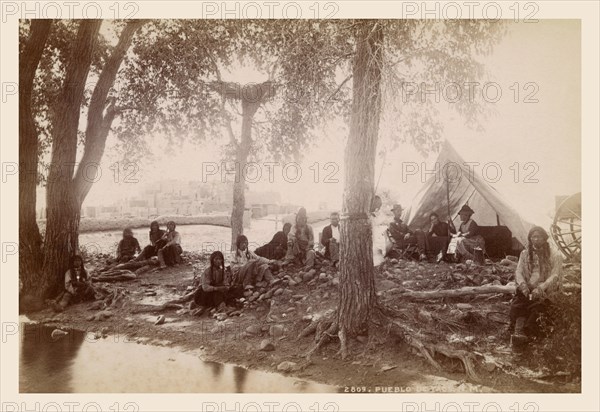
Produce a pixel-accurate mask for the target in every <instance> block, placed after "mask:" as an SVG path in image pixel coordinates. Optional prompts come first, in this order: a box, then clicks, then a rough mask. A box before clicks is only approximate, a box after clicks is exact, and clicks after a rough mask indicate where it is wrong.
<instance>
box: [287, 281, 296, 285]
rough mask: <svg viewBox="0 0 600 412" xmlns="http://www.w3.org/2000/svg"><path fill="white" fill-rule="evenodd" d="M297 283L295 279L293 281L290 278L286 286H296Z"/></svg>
mask: <svg viewBox="0 0 600 412" xmlns="http://www.w3.org/2000/svg"><path fill="white" fill-rule="evenodd" d="M297 284H298V283H296V281H294V280H290V281H289V282H288V286H296V285H297Z"/></svg>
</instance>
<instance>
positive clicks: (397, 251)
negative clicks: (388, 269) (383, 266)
mask: <svg viewBox="0 0 600 412" xmlns="http://www.w3.org/2000/svg"><path fill="white" fill-rule="evenodd" d="M402 211H403V209H402V206H401V205H399V204H395V205H394V207H393V208H392V212H393V213H394V220H393V221H392V222H391V223H390V224H389V226H388V229H387V231H386V234H387V236H388V239H389V240H390V241H391V243H392V247H391V250H389V251H388V252H387V257H402V256H403V253H404V251H405V249H406V248H407V247H408V246H416V247H417V250H418V252H419V257H420V259H421V260H424V259H427V256H426V255H425V250H426V244H425V233H423V231H421V230H416V231H414V232H413V231H411V230H410V229H409V228H408V225H406V224H405V223H404V222H403V221H402Z"/></svg>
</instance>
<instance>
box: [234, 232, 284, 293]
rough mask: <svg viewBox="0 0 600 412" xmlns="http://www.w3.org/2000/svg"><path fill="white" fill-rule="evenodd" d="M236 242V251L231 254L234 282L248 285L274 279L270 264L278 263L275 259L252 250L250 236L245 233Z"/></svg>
mask: <svg viewBox="0 0 600 412" xmlns="http://www.w3.org/2000/svg"><path fill="white" fill-rule="evenodd" d="M235 243H236V248H235V252H233V254H232V256H231V270H232V274H233V284H236V285H243V286H248V285H254V284H256V282H261V281H263V280H265V281H267V282H270V281H271V280H273V274H272V273H271V269H270V265H273V264H277V262H276V261H275V260H269V259H266V258H264V257H261V256H258V255H257V254H256V253H253V252H250V250H248V238H247V237H246V236H244V235H239V236H238V237H237V239H236V242H235Z"/></svg>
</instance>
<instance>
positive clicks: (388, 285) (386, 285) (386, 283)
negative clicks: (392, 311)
mask: <svg viewBox="0 0 600 412" xmlns="http://www.w3.org/2000/svg"><path fill="white" fill-rule="evenodd" d="M397 286H398V285H396V282H393V281H391V280H387V279H386V280H382V281H381V282H379V288H378V289H379V290H381V291H386V290H390V289H393V288H395V287H397Z"/></svg>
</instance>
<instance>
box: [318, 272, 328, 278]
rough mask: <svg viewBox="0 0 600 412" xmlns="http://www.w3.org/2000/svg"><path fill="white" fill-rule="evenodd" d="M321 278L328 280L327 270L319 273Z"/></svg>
mask: <svg viewBox="0 0 600 412" xmlns="http://www.w3.org/2000/svg"><path fill="white" fill-rule="evenodd" d="M319 280H327V273H325V272H322V273H321V274H320V275H319Z"/></svg>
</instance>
